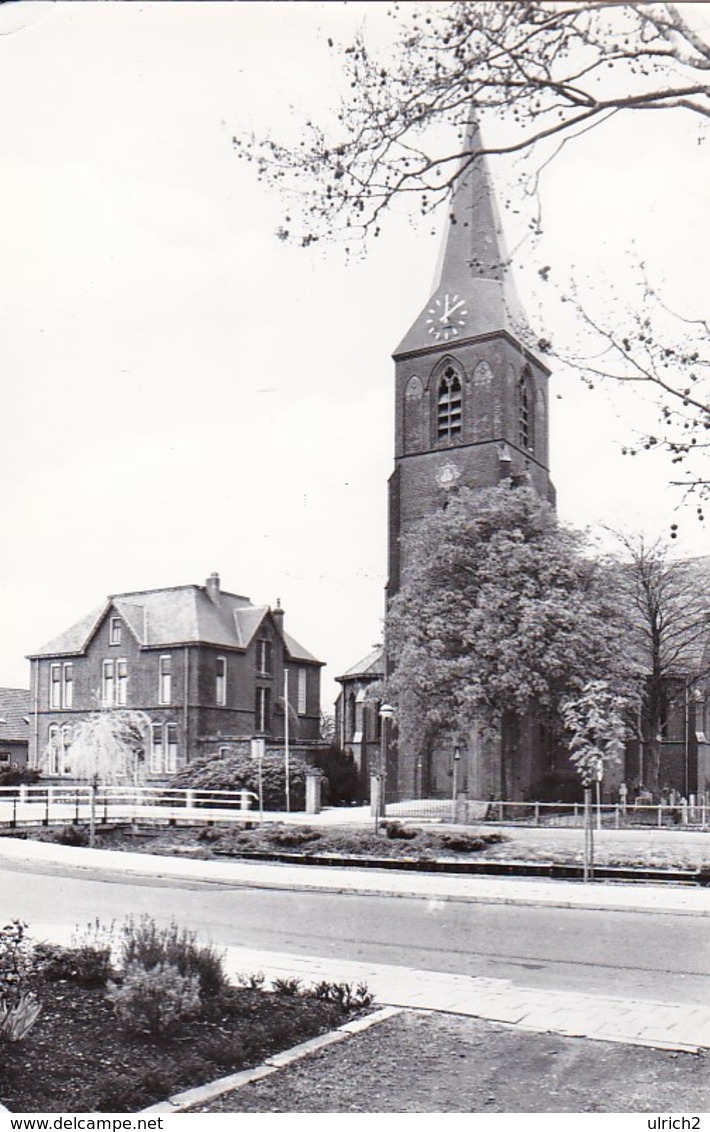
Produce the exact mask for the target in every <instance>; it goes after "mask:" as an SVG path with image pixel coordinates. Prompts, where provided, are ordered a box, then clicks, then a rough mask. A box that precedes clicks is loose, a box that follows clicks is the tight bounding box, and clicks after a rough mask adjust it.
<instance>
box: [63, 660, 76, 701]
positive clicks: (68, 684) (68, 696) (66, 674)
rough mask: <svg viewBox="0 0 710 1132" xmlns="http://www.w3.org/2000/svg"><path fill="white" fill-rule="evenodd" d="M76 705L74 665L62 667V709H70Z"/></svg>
mask: <svg viewBox="0 0 710 1132" xmlns="http://www.w3.org/2000/svg"><path fill="white" fill-rule="evenodd" d="M73 703H74V665H73V664H65V665H64V666H63V667H62V707H65V708H70V707H71V706H72V704H73Z"/></svg>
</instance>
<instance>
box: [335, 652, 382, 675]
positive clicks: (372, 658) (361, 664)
mask: <svg viewBox="0 0 710 1132" xmlns="http://www.w3.org/2000/svg"><path fill="white" fill-rule="evenodd" d="M384 674H385V664H384V655H383V651H382V647H381V646H378V647H377V648H375V649H373V650H372V652H370V653H368V654H367V656H366V657H364V658H363V659H362V660H360V661H358V663H357V664H354V665H353V666H352V668H349V669H348V670H347V672H344V673H343V675H342V676H336V677H335V679H336V680H354V679H355V678H356V677H368V678H369V679H371V680H375V679H379V678H380V677H381V676H384Z"/></svg>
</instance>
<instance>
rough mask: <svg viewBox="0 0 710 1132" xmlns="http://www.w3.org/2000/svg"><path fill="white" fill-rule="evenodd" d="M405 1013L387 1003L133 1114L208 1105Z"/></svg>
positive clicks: (183, 1110) (180, 1110)
mask: <svg viewBox="0 0 710 1132" xmlns="http://www.w3.org/2000/svg"><path fill="white" fill-rule="evenodd" d="M402 1013H403V1010H402V1008H401V1007H398V1006H384V1007H382V1008H381V1009H380V1010H376V1011H375V1012H374V1014H367V1015H365V1017H364V1018H356V1019H355V1020H354V1021H353V1022H346V1023H344V1025H342V1026H338V1028H337V1030H329V1031H328V1033H327V1034H321V1036H320V1037H318V1038H311V1040H310V1041H307V1042H301V1044H300V1045H297V1046H293V1047H292V1048H291V1049H287V1050H283V1051H282V1052H281V1053H275V1054H274V1055H273V1056H272V1057H267V1058H266V1061H264V1062H263V1063H262V1064H261V1065H257V1066H255V1068H254V1069H242V1070H240V1072H239V1073H232V1074H230V1075H229V1076H228V1077H218V1078H217V1080H216V1081H210V1082H209V1083H208V1084H206V1085H197V1086H195V1087H194V1088H192V1089H186V1090H185V1092H183V1093H176V1094H175V1095H174V1096H172V1097H168V1099H167V1100H166V1101H159V1102H158V1103H157V1104H154V1105H150V1107H149V1108H142V1109H140V1110H139V1111H138V1112H136V1113H134V1114H133V1115H134V1116H147V1115H151V1114H154V1113H166V1112H185V1111H186V1110H187V1109H190V1108H192V1107H194V1105H198V1104H205V1103H206V1102H207V1101H213V1100H215V1099H216V1098H217V1097H221V1096H223V1095H224V1093H231V1092H234V1091H236V1090H237V1089H241V1088H243V1087H244V1086H245V1085H250V1084H251V1083H252V1081H261V1080H263V1079H264V1078H265V1077H270V1076H271V1074H272V1073H277V1072H278V1070H279V1069H286V1068H287V1067H288V1066H289V1065H294V1064H296V1063H297V1062H299V1061H302V1060H303V1058H305V1057H309V1056H310V1055H311V1054H312V1053H317V1052H318V1051H319V1050H321V1049H326V1047H327V1046H331V1045H335V1044H336V1043H337V1042H342V1041H345V1039H346V1038H349V1037H351V1036H352V1035H353V1034H361V1033H363V1032H364V1031H365V1030H369V1029H370V1027H371V1026H377V1025H379V1023H380V1022H386V1021H387V1019H388V1018H392V1017H394V1015H395V1014H402Z"/></svg>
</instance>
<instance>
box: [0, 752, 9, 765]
mask: <svg viewBox="0 0 710 1132" xmlns="http://www.w3.org/2000/svg"><path fill="white" fill-rule="evenodd" d="M9 763H10V752H9V751H0V766H8V765H9Z"/></svg>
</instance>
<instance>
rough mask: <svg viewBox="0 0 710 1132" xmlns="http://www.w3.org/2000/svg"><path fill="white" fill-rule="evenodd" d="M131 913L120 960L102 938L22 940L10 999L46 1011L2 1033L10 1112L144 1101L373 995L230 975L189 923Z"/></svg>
mask: <svg viewBox="0 0 710 1132" xmlns="http://www.w3.org/2000/svg"><path fill="white" fill-rule="evenodd" d="M129 923H131V924H132V927H131V929H130V930H129V932H128V936H129V943H130V937H131V934H132V940H133V944H134V946H133V948H132V956H131V948H130V946H129V947H128V948H127V947H126V928H125V926H124V929H123V932H122V938H121V941H120V944H119V948H118V954H119V956H120V955H122V958H119V961H118V966H117V967H113V966H111V965H109V964H107V962H106V959H107V954H108V953H107V946H106V944H105V940H103V941H100V942H98V943H97V942H95V941H92V942H87V940H86V939H84V941H83V942H79V944H78V945H77V946H75V947H73V948H71V949H68V948H60V947H54V946H51V945H39V946H38V947H32V946H31V944H30V943H29V941H28V940H27V938H26V936H25V937H24V938H23V939H21V941H20V944H21V947H20V950H19V951H18V948H17V947H15V949H14V951H15V955H14V958H17V957H18V955H19V954H20V951H21V952H22V955H21V959H22V962H21V963H19V964H17V963H15V964H14V967H15V969H16V970H18V971H19V974H18V976H17V978H15V977H12V978H9V979H8V980H6V983H5V987H6V994H7V997H6V998H5V1002H6V1003H11V1002H12V1001H14V1002H15V1003H17V1002H18V1001H19V994H20V992H21V993H22V994H24V995H30V996H31V998H32V1000H33V1001H35V1002H38V1003H39V1004H40V1006H41V1011H40V1014H39V1018H38V1020H37V1022H36V1023H35V1024H34V1025H33V1026H31V1028H30V1029H29V1030H28V1032H27V1033H26V1035H25V1036H24V1037H23V1038H22V1040H9V1038H8V1037H7V1035H5V1036H3V1035H2V1033H0V1102H2V1104H3V1105H5V1106H6V1107H7V1108H8V1109H10V1111H12V1112H73V1113H75V1112H135V1111H137V1110H139V1109H141V1108H144V1107H147V1106H148V1105H150V1104H152V1103H155V1102H157V1101H160V1100H164V1099H166V1098H167V1097H169V1096H171V1095H172V1094H174V1093H176V1092H179V1091H181V1090H184V1089H187V1088H190V1087H191V1086H195V1085H200V1084H204V1083H205V1082H207V1081H211V1080H214V1079H215V1078H218V1077H222V1076H225V1075H227V1074H229V1073H233V1072H236V1071H238V1070H240V1069H245V1068H249V1067H251V1066H254V1065H257V1064H259V1062H261V1061H263V1059H264V1058H265V1057H268V1056H269V1055H270V1054H273V1053H276V1052H278V1051H281V1050H283V1049H288V1048H290V1047H291V1046H293V1045H297V1044H298V1043H299V1042H302V1041H305V1040H307V1039H309V1038H312V1037H315V1036H316V1035H318V1034H321V1033H323V1032H324V1031H327V1030H330V1029H333V1028H334V1027H335V1026H338V1025H341V1024H342V1022H343V1021H344V1020H346V1018H347V1017H349V1016H352V1014H353V1013H354V1012H356V1011H357V1010H359V1009H362V1008H363V1007H364V1006H367V1005H369V995H368V994H367V991H366V988H364V987H362V988H355V989H353V988H351V987H348V986H344V985H339V984H328V983H323V984H320V985H318V986H316V987H313V988H310V990H304V989H303V988H301V987H300V986H299V985H298V984H297V983H296V982H289V981H287V982H285V983H281V984H278V985H277V986H275V987H274V990H273V992H272V993H266V992H265V991H264V989H263V988H262V986H261V982H262V981H263V980H260V978H259V976H258V975H256V976H250V977H248V978H246V979H245V980H244V981H245V985H243V986H229V985H227V983H226V980H225V979H224V976H223V974H222V970H221V957H220V956H219V955H218V953H216V952H215V951H214V950H213V949H211V948H209V947H208V948H203V947H200V945H197V944H196V943H195V938H194V936H192V935H191V934H190V933H187V932H181V931H179V930H178V929H176V928H175V927H174V926H173V927H171V928H170V929H158V928H156V926H155V925H154V924H153V922H152V921H149V920H147V918H144V920H143V921H140V922H139V923H138V924H137V925H136V924H133V923H132V922H130V921H129ZM22 927H23V926H22V925H20V928H22ZM12 928H13V925H8V928H6V929H5V933H7V934H6V935H5V939H6V941H7V940H8V939H9V938H10V935H9V931H8V929H12ZM15 934H16V935H17V930H16V929H15ZM1 939H2V933H0V988H1V987H2V985H3V983H2V978H3V961H4V970H5V971H6V972H7V971H9V970H10V968H11V967H12V966H13V963H12V962H10V961H8V951H9V949H8V947H7V946H5V948H4V951H3V945H2V942H1ZM136 939H137V941H138V945H137V946H135V943H136ZM111 954H116V947H115V944H114V945H113V952H111ZM166 955H167V958H166ZM127 956H129V957H128V958H127ZM190 956H191V958H190ZM191 963H192V972H190V964H191ZM181 968H182V970H181ZM20 984H21V985H20ZM96 984H98V985H96ZM151 986H152V987H153V989H154V990H155V991H156V993H155V994H151ZM12 988H14V990H13V989H12ZM13 994H14V999H13V997H12V996H13ZM0 997H1V996H0Z"/></svg>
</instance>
